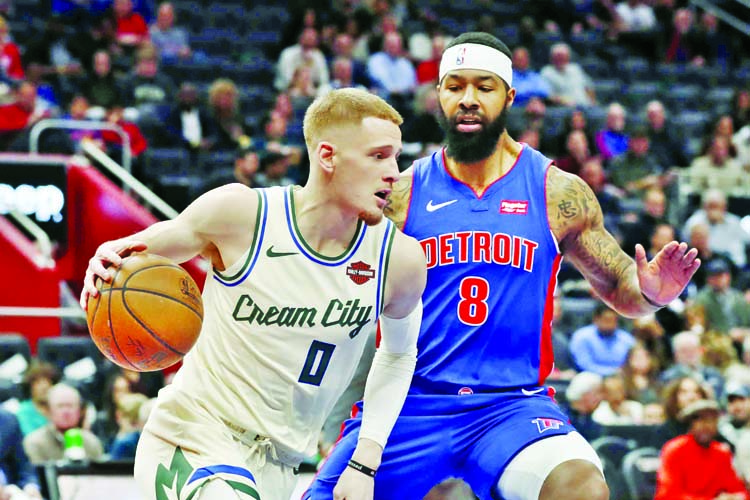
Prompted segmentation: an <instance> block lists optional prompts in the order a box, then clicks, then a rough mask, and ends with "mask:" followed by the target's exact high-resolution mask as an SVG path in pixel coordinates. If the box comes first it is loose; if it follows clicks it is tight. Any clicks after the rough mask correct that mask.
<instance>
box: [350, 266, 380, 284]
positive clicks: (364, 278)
mask: <svg viewBox="0 0 750 500" xmlns="http://www.w3.org/2000/svg"><path fill="white" fill-rule="evenodd" d="M346 275H347V276H349V279H351V280H352V281H353V282H355V283H356V284H358V285H364V284H365V283H367V282H368V281H370V280H371V279H373V278H374V277H375V270H374V269H372V266H370V264H366V263H364V262H362V261H361V260H360V261H358V262H352V263H351V264H349V267H347V268H346Z"/></svg>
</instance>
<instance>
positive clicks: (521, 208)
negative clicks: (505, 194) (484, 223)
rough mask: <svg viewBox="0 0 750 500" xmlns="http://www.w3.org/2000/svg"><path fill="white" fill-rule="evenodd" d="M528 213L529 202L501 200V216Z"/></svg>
mask: <svg viewBox="0 0 750 500" xmlns="http://www.w3.org/2000/svg"><path fill="white" fill-rule="evenodd" d="M528 212H529V202H528V201H519V200H503V201H501V202H500V213H501V214H514V215H526V214H527V213H528Z"/></svg>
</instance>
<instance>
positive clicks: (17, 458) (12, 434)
mask: <svg viewBox="0 0 750 500" xmlns="http://www.w3.org/2000/svg"><path fill="white" fill-rule="evenodd" d="M0 435H2V439H0V498H2V499H8V500H15V499H16V498H18V499H19V500H42V495H41V493H40V492H39V483H38V479H37V474H36V471H35V470H34V468H33V467H32V465H31V462H30V461H29V458H28V457H27V456H26V452H25V451H24V449H23V433H22V432H21V428H20V426H19V425H18V420H17V419H16V417H15V416H14V415H13V414H12V413H10V412H8V411H6V410H3V409H0Z"/></svg>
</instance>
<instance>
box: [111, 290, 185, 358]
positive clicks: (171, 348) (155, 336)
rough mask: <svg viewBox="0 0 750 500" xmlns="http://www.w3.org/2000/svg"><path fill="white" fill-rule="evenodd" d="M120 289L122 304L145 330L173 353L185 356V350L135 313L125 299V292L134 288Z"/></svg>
mask: <svg viewBox="0 0 750 500" xmlns="http://www.w3.org/2000/svg"><path fill="white" fill-rule="evenodd" d="M118 290H121V292H122V293H121V295H122V306H123V307H124V308H125V310H126V311H127V312H128V314H130V317H131V318H133V319H134V320H135V321H136V323H138V324H139V325H141V327H142V328H143V330H144V331H146V332H148V333H149V335H151V337H153V339H154V340H156V341H157V342H158V343H160V344H161V345H162V346H164V347H166V348H167V349H169V350H170V351H172V352H173V353H175V354H178V355H180V356H184V355H185V353H184V352H180V351H178V350H177V349H175V348H174V347H172V346H171V345H169V344H168V343H166V342H165V341H164V340H163V339H162V338H161V337H160V336H159V335H158V334H157V333H156V332H154V331H153V330H151V328H150V327H149V326H148V325H147V324H146V323H145V322H144V321H143V320H142V319H141V318H139V317H138V316H137V315H136V314H135V311H133V309H131V308H130V306H129V305H128V301H127V300H125V292H126V291H130V290H132V288H120V289H118ZM175 302H177V303H180V304H181V302H180V301H179V300H176V301H175Z"/></svg>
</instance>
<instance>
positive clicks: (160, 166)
mask: <svg viewBox="0 0 750 500" xmlns="http://www.w3.org/2000/svg"><path fill="white" fill-rule="evenodd" d="M143 156H144V174H145V176H146V177H147V178H148V179H158V178H159V177H161V176H164V175H185V174H187V173H188V171H189V170H190V155H189V154H188V152H187V151H185V150H184V149H182V148H148V149H147V150H146V151H145V152H144V153H143Z"/></svg>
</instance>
